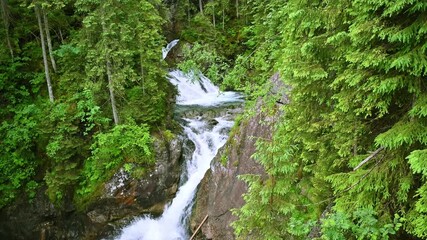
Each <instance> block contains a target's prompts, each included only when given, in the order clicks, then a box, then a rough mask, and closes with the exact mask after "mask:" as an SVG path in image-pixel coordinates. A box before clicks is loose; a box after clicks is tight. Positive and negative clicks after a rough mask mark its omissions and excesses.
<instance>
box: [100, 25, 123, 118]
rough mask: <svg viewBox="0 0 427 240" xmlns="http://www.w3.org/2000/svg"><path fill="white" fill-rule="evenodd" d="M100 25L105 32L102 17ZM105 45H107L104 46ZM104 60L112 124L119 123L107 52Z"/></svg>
mask: <svg viewBox="0 0 427 240" xmlns="http://www.w3.org/2000/svg"><path fill="white" fill-rule="evenodd" d="M101 25H102V31H103V32H104V33H105V32H107V28H106V26H105V22H104V19H103V20H102V22H101ZM105 47H107V46H105ZM105 62H106V67H107V78H108V90H109V91H110V101H111V109H112V111H113V119H114V124H115V125H118V124H119V114H118V113H117V107H116V97H115V95H114V85H113V73H112V70H111V68H112V67H111V60H110V56H109V54H108V52H107V53H106V54H105Z"/></svg>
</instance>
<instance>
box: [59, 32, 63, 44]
mask: <svg viewBox="0 0 427 240" xmlns="http://www.w3.org/2000/svg"><path fill="white" fill-rule="evenodd" d="M59 36H60V37H61V43H63V42H64V37H63V36H62V31H61V28H60V29H59Z"/></svg>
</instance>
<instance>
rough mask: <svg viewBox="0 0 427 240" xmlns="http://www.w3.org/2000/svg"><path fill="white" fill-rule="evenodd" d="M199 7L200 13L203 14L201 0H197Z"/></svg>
mask: <svg viewBox="0 0 427 240" xmlns="http://www.w3.org/2000/svg"><path fill="white" fill-rule="evenodd" d="M199 9H200V13H201V14H202V15H203V3H202V0H199Z"/></svg>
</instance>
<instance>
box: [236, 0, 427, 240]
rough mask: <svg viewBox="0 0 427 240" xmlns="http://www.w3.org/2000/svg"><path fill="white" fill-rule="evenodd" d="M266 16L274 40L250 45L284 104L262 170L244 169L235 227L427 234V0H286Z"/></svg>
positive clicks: (341, 234)
mask: <svg viewBox="0 0 427 240" xmlns="http://www.w3.org/2000/svg"><path fill="white" fill-rule="evenodd" d="M273 2H274V1H273ZM271 4H273V3H271ZM256 6H261V3H260V5H256ZM267 15H268V16H269V18H270V19H275V18H278V17H279V16H280V19H281V22H280V23H279V22H275V23H276V24H279V27H277V28H276V29H277V30H278V32H276V33H277V35H278V37H277V39H276V40H273V41H275V44H278V45H279V46H280V48H277V49H271V50H265V49H263V48H262V47H257V48H255V52H256V53H257V52H258V51H261V52H263V54H266V55H268V56H270V57H271V58H273V62H275V63H276V65H275V68H276V69H278V70H279V71H280V73H281V78H282V80H283V81H284V83H285V84H287V85H288V86H290V88H291V90H290V91H289V97H290V103H289V104H288V105H286V106H284V107H282V108H283V111H284V116H283V117H282V120H281V122H280V124H278V125H277V126H276V129H275V131H274V136H273V139H272V140H271V141H267V142H265V141H264V142H263V141H260V142H259V143H258V150H257V153H256V154H255V155H254V158H255V159H257V160H258V161H259V162H260V163H261V164H262V165H263V166H264V168H265V170H266V173H267V177H266V178H262V177H257V176H244V177H243V179H244V180H246V181H247V182H248V184H249V191H248V193H247V194H246V195H245V201H246V204H245V205H244V206H243V207H242V208H241V209H238V210H236V211H235V213H236V215H237V216H238V217H239V219H238V220H237V221H236V222H235V223H234V226H235V229H236V234H237V236H238V237H239V238H242V239H244V238H246V237H250V238H254V239H262V238H263V237H264V238H266V239H305V238H313V237H316V236H317V237H321V238H322V239H409V238H422V239H425V238H427V230H426V227H425V226H427V222H426V219H427V218H426V213H427V210H426V209H427V205H426V196H427V195H426V189H427V188H426V184H427V183H426V177H425V172H426V164H425V156H426V155H425V151H426V150H425V148H426V143H427V142H426V132H427V131H426V130H427V129H426V127H427V122H426V118H425V117H426V115H425V109H426V108H427V105H426V103H427V102H426V101H425V99H426V96H425V95H426V93H427V91H426V90H427V89H426V84H425V79H426V77H427V69H426V68H427V54H426V53H427V52H426V51H427V32H426V29H427V28H426V26H427V25H426V20H427V3H426V2H425V1H412V0H411V1H406V0H400V1H385V0H381V1H380V0H369V1H368V0H358V1H342V0H334V1H293V0H289V1H286V2H285V3H283V2H282V6H277V7H276V8H274V9H272V10H271V11H270V12H269V13H268V14H267ZM265 16H266V15H262V16H261V19H263V17H264V18H265ZM271 21H272V22H269V20H266V23H265V24H266V25H268V24H273V21H274V20H271ZM253 27H257V26H256V25H255V26H253ZM261 29H262V28H261ZM258 35H260V36H262V35H261V34H258ZM273 45H274V44H273ZM255 70H256V69H255ZM261 70H262V69H261ZM266 70H267V73H268V74H272V73H273V72H272V71H271V70H269V69H266ZM247 81H250V80H247ZM377 149H378V151H375V150H377ZM374 152H375V153H374ZM365 159H367V160H366V162H365V161H364V160H365ZM362 161H363V162H365V163H364V164H361V166H359V167H357V169H356V166H358V165H359V163H362ZM315 226H316V227H315ZM316 229H317V230H316ZM320 232H322V233H323V235H322V234H319V233H320Z"/></svg>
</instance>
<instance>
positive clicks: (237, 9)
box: [236, 0, 239, 18]
mask: <svg viewBox="0 0 427 240" xmlns="http://www.w3.org/2000/svg"><path fill="white" fill-rule="evenodd" d="M236 18H239V0H236Z"/></svg>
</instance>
